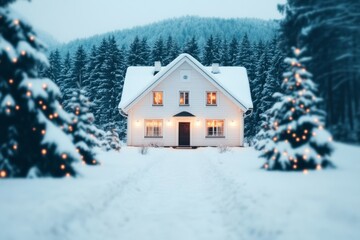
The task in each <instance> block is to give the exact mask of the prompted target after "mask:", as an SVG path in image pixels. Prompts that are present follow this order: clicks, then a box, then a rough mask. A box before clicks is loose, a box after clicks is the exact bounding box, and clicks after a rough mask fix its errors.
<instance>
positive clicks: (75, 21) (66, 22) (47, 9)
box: [13, 0, 286, 42]
mask: <svg viewBox="0 0 360 240" xmlns="http://www.w3.org/2000/svg"><path fill="white" fill-rule="evenodd" d="M285 1H286V0H32V1H31V2H30V3H29V2H27V1H26V0H18V2H17V3H15V4H14V5H13V8H14V9H15V10H17V12H19V13H20V14H21V15H23V16H25V17H26V19H27V20H28V21H30V23H31V24H33V25H34V26H36V28H37V29H41V30H43V31H46V32H48V33H50V34H51V35H52V36H53V37H55V38H56V39H57V40H59V41H61V42H67V41H70V40H73V39H76V38H83V37H88V36H91V35H95V34H99V33H105V32H109V31H113V30H118V29H125V28H131V27H134V26H138V25H144V24H148V23H152V22H155V21H159V20H163V19H167V18H171V17H180V16H184V15H197V16H202V17H223V18H242V17H253V18H261V19H275V18H276V19H279V18H281V15H280V14H279V13H278V11H277V4H278V3H284V2H285Z"/></svg>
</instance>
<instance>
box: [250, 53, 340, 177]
mask: <svg viewBox="0 0 360 240" xmlns="http://www.w3.org/2000/svg"><path fill="white" fill-rule="evenodd" d="M293 51H294V57H293V58H286V59H285V62H286V63H287V64H288V65H289V71H288V72H286V73H285V74H284V81H283V84H282V87H283V89H284V93H283V94H282V93H277V94H276V95H275V97H276V98H277V102H276V104H274V106H273V107H272V108H271V109H270V110H268V116H269V118H268V123H267V126H266V128H265V129H264V130H263V131H262V132H260V133H259V135H260V137H262V140H261V141H259V142H258V143H257V145H256V148H257V149H258V150H260V151H262V154H261V157H263V158H265V159H266V163H265V164H264V166H263V167H264V168H265V169H269V170H287V171H290V170H307V169H318V170H319V169H321V168H324V167H328V166H331V165H332V164H331V162H330V154H331V152H332V149H333V147H332V143H331V142H332V137H331V135H330V133H329V132H328V131H326V130H325V129H324V121H325V113H324V112H323V111H321V110H319V109H318V104H319V103H320V102H321V99H320V98H318V97H317V96H316V95H315V92H316V91H317V87H316V85H315V84H314V82H313V81H312V80H311V77H312V74H310V73H309V72H308V71H307V70H306V68H305V66H304V63H306V62H308V61H309V58H307V57H304V56H303V53H304V50H300V49H295V48H294V49H293Z"/></svg>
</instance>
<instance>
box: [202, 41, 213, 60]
mask: <svg viewBox="0 0 360 240" xmlns="http://www.w3.org/2000/svg"><path fill="white" fill-rule="evenodd" d="M214 50H215V46H214V38H213V36H212V35H210V37H209V38H208V40H207V41H206V45H205V48H204V55H203V59H202V64H203V65H205V66H211V64H212V63H214V59H215V53H214Z"/></svg>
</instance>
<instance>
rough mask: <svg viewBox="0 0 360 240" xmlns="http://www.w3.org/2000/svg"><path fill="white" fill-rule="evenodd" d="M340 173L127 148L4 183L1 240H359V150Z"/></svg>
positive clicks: (205, 153) (341, 150)
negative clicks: (74, 167) (51, 174)
mask: <svg viewBox="0 0 360 240" xmlns="http://www.w3.org/2000/svg"><path fill="white" fill-rule="evenodd" d="M336 146H337V151H336V152H335V154H334V162H335V164H336V165H337V166H338V168H337V169H336V170H326V171H315V172H312V171H310V172H309V173H308V174H303V173H301V172H299V173H294V172H292V173H284V172H267V171H264V170H260V169H259V166H260V165H261V164H262V160H260V159H257V153H256V152H255V151H254V150H253V149H252V148H232V149H231V151H229V152H226V153H222V154H220V153H219V151H218V149H217V148H199V149H196V150H175V149H167V148H157V149H155V148H151V149H149V152H148V154H147V155H141V154H139V149H137V148H131V147H128V148H126V147H124V148H123V149H122V150H121V152H120V153H114V152H110V153H103V154H102V155H101V159H102V163H103V164H102V165H101V166H95V167H88V166H80V165H79V166H78V168H80V169H81V170H80V171H81V173H82V176H81V177H79V178H76V179H70V178H69V179H32V180H26V179H11V180H3V181H0V239H1V240H12V239H16V240H18V239H19V240H20V239H28V240H43V239H44V240H45V239H46V240H52V239H59V240H66V239H77V240H82V239H84V240H93V239H94V240H95V239H101V240H103V239H104V240H108V239H124V240H133V239H136V240H137V239H139V240H141V239H154V240H155V239H156V240H174V239H175V240H191V239H196V240H212V239H216V240H218V239H219V240H232V239H245V240H246V239H251V240H252V239H301V240H303V239H306V240H309V239H326V240H331V239H334V240H338V239H346V240H355V239H360V186H359V183H360V148H359V147H353V146H347V145H343V144H337V145H336Z"/></svg>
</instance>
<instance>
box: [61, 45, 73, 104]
mask: <svg viewBox="0 0 360 240" xmlns="http://www.w3.org/2000/svg"><path fill="white" fill-rule="evenodd" d="M71 69H72V59H71V57H70V53H69V52H67V54H66V55H65V58H64V61H63V63H62V69H61V72H60V80H59V88H60V91H61V92H62V93H64V92H65V88H66V81H67V79H69V78H70V74H71ZM63 97H64V95H62V102H63Z"/></svg>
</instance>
